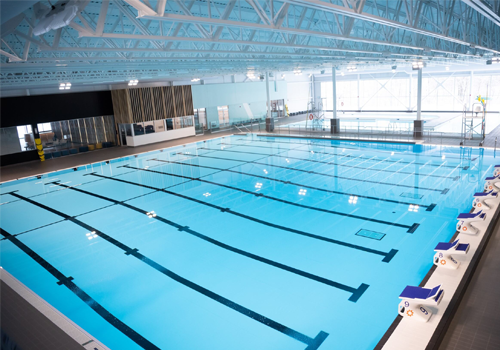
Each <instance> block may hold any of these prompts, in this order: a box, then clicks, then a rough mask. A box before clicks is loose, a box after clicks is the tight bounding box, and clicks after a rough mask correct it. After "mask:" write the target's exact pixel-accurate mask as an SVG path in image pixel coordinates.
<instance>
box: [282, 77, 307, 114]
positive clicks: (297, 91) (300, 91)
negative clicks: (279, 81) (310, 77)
mask: <svg viewBox="0 0 500 350" xmlns="http://www.w3.org/2000/svg"><path fill="white" fill-rule="evenodd" d="M310 86H311V83H310V82H309V81H295V82H289V83H288V97H287V100H286V101H285V103H286V104H287V105H288V110H289V112H290V113H297V112H302V111H307V102H308V100H309V99H310V97H309V94H310V91H309V90H310Z"/></svg>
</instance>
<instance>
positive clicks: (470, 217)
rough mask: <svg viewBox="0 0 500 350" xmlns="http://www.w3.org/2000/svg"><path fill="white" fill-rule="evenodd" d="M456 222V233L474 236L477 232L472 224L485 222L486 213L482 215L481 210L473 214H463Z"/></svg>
mask: <svg viewBox="0 0 500 350" xmlns="http://www.w3.org/2000/svg"><path fill="white" fill-rule="evenodd" d="M457 220H458V223H457V231H458V232H461V233H467V234H471V235H475V234H476V233H478V232H479V230H478V229H477V227H475V226H474V225H472V223H474V222H480V221H484V220H486V213H483V211H482V210H480V211H478V212H477V213H473V214H469V213H463V214H460V215H459V216H458V217H457Z"/></svg>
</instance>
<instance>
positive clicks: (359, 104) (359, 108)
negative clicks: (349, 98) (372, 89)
mask: <svg viewBox="0 0 500 350" xmlns="http://www.w3.org/2000/svg"><path fill="white" fill-rule="evenodd" d="M358 111H361V101H360V98H359V74H358Z"/></svg>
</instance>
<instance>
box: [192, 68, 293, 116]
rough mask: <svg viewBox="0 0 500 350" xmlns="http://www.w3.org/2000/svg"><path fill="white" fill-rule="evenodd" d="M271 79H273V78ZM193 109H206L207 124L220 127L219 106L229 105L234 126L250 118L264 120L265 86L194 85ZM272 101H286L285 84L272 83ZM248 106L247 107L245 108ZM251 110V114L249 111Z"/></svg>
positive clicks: (279, 82)
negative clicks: (212, 123) (214, 124)
mask: <svg viewBox="0 0 500 350" xmlns="http://www.w3.org/2000/svg"><path fill="white" fill-rule="evenodd" d="M271 79H272V78H271ZM191 89H192V92H193V107H194V108H195V109H198V108H206V112H207V123H209V125H210V123H211V122H212V121H213V122H216V123H217V125H218V124H219V115H218V112H217V106H229V107H228V108H229V119H230V122H231V123H238V122H241V121H245V120H248V119H250V118H252V117H253V118H261V117H265V115H266V108H267V107H266V103H267V97H266V83H265V81H264V82H261V81H259V82H251V83H227V84H211V85H193V86H192V87H191ZM269 95H270V99H271V100H280V99H283V100H285V103H286V99H287V84H286V81H280V80H279V81H274V80H270V81H269ZM245 104H246V105H245ZM248 111H250V114H249V112H248Z"/></svg>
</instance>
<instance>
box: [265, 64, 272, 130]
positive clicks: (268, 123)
mask: <svg viewBox="0 0 500 350" xmlns="http://www.w3.org/2000/svg"><path fill="white" fill-rule="evenodd" d="M266 95H267V117H266V131H267V132H271V131H274V118H271V99H270V98H269V72H266Z"/></svg>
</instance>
